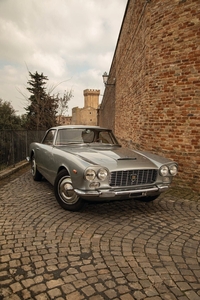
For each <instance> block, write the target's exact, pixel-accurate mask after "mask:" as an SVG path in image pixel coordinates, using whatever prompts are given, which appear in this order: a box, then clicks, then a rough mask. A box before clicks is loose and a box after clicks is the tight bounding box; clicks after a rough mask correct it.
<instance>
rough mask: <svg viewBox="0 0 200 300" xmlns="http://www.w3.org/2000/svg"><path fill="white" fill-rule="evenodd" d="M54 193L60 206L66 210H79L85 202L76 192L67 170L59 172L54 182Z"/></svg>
mask: <svg viewBox="0 0 200 300" xmlns="http://www.w3.org/2000/svg"><path fill="white" fill-rule="evenodd" d="M54 193H55V197H56V200H57V201H58V203H59V204H60V206H61V207H62V208H64V209H66V210H71V211H78V210H80V209H81V208H82V206H83V204H84V202H83V199H81V198H80V197H79V196H78V195H77V194H76V193H75V192H74V188H73V185H72V180H71V178H70V176H69V174H68V173H67V171H66V170H62V171H60V172H59V173H58V175H57V177H56V180H55V183H54Z"/></svg>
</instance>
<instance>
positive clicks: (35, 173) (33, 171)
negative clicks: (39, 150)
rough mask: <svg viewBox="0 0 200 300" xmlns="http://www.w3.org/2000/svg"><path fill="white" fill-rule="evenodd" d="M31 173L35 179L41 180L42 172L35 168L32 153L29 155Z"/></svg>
mask: <svg viewBox="0 0 200 300" xmlns="http://www.w3.org/2000/svg"><path fill="white" fill-rule="evenodd" d="M31 174H32V176H33V179H34V180H35V181H40V180H42V174H41V173H40V172H39V171H38V169H37V164H36V161H35V156H34V155H33V156H32V157H31Z"/></svg>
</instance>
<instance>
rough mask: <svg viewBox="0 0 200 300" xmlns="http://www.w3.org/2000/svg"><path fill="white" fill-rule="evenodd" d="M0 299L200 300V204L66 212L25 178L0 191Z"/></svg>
mask: <svg viewBox="0 0 200 300" xmlns="http://www.w3.org/2000/svg"><path fill="white" fill-rule="evenodd" d="M0 207H1V210H0V233H1V235H0V258H1V261H0V299H4V300H8V299H9V300H10V299H12V300H21V299H36V300H43V299H45V300H46V299H57V300H61V299H67V300H71V299H74V300H79V299H80V300H81V299H89V300H101V299H115V300H116V299H121V300H131V299H136V300H140V299H144V300H146V299H148V300H150V299H151V300H159V299H165V300H170V299H172V300H174V299H178V300H187V299H190V300H199V299H200V265H199V263H200V245H199V242H200V213H199V212H200V197H199V196H198V195H196V194H191V193H190V192H188V191H187V190H184V189H183V190H177V189H172V190H171V191H169V192H167V193H165V194H163V195H162V196H160V197H159V198H158V199H157V200H156V201H155V202H152V203H142V202H139V201H132V200H128V201H124V202H112V203H101V204H86V205H85V207H84V209H83V210H82V211H81V212H69V211H65V210H63V209H62V208H61V207H60V206H59V205H58V204H57V202H56V200H55V197H54V195H53V189H52V186H51V185H49V183H48V182H46V181H42V182H34V181H33V180H32V178H31V174H30V172H29V171H28V172H27V171H26V172H25V173H24V174H21V175H19V176H18V177H17V178H16V179H12V181H10V183H7V184H4V185H3V186H1V187H0Z"/></svg>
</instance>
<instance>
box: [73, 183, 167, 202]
mask: <svg viewBox="0 0 200 300" xmlns="http://www.w3.org/2000/svg"><path fill="white" fill-rule="evenodd" d="M168 188H169V186H168V185H158V186H153V187H148V188H142V189H130V190H124V189H109V190H90V191H89V190H87V191H83V190H79V189H74V191H75V193H76V194H77V195H78V196H80V197H83V198H87V197H88V198H91V197H92V198H113V199H114V198H139V197H148V196H154V195H159V194H160V193H162V192H164V191H166V190H167V189H168Z"/></svg>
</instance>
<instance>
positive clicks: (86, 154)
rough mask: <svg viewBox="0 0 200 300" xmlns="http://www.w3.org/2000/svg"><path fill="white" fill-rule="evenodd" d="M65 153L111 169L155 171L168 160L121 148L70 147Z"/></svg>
mask: <svg viewBox="0 0 200 300" xmlns="http://www.w3.org/2000/svg"><path fill="white" fill-rule="evenodd" d="M63 151H66V152H68V153H71V154H72V155H75V156H77V158H79V159H82V160H84V161H86V162H88V163H89V164H91V165H101V166H104V167H108V168H109V169H116V168H119V169H120V168H121V169H124V168H127V169H131V168H134V169H135V168H144V169H149V168H153V169H154V168H159V167H160V165H162V164H163V163H164V161H166V159H164V158H161V157H159V156H156V155H152V157H151V154H150V153H149V154H148V153H147V152H144V153H142V152H139V151H134V150H131V149H127V148H121V147H105V148H104V147H102V148H91V147H78V148H77V147H70V148H69V147H68V148H65V149H63ZM163 160H164V161H163ZM167 161H168V160H167Z"/></svg>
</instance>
